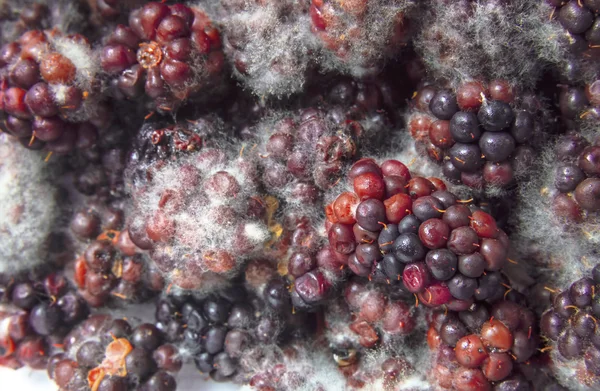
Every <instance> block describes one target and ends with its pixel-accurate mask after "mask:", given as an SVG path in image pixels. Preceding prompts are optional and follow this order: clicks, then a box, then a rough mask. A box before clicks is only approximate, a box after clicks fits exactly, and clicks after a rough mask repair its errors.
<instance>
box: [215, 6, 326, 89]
mask: <svg viewBox="0 0 600 391" xmlns="http://www.w3.org/2000/svg"><path fill="white" fill-rule="evenodd" d="M221 6H222V9H220V10H219V11H220V12H219V13H220V14H221V15H222V17H221V18H222V19H221V23H222V24H223V32H224V34H223V50H224V52H225V54H226V56H227V60H228V61H229V62H230V63H231V65H232V69H233V74H234V76H235V77H236V79H238V80H240V81H241V82H242V83H243V85H244V86H246V87H247V88H249V89H250V90H251V91H252V92H253V93H254V94H256V95H257V96H263V97H268V96H276V97H284V96H289V95H291V94H293V93H295V92H300V91H302V88H303V87H304V84H305V83H306V81H307V79H308V77H309V76H310V75H311V73H312V72H313V68H314V67H315V58H314V57H315V55H314V50H315V48H314V45H313V44H312V43H311V41H310V31H309V23H310V22H309V21H308V15H307V13H306V7H305V5H304V4H301V2H297V1H293V0H282V1H266V2H239V1H223V2H221Z"/></svg>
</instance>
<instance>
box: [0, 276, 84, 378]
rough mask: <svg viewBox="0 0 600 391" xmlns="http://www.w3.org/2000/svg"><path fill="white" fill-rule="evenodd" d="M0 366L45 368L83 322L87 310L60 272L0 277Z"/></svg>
mask: <svg viewBox="0 0 600 391" xmlns="http://www.w3.org/2000/svg"><path fill="white" fill-rule="evenodd" d="M0 281H1V282H0V292H1V293H2V294H1V295H0V300H1V301H0V308H1V310H0V353H1V354H0V365H2V366H8V367H11V368H15V369H16V368H19V367H21V366H24V365H26V366H29V367H31V368H34V369H42V368H45V367H46V363H47V362H48V358H49V357H50V355H51V354H53V352H56V351H58V350H60V348H61V347H62V345H61V339H62V338H63V337H64V336H65V335H66V334H67V333H68V332H69V331H70V329H71V328H72V327H74V326H75V325H77V324H78V323H79V322H81V321H82V320H84V319H85V317H86V316H87V314H88V307H87V305H86V303H85V301H84V300H83V299H82V298H81V297H79V295H78V294H77V293H75V291H74V290H73V289H72V287H71V286H70V284H69V282H68V280H67V279H66V278H65V276H63V275H62V274H60V273H56V272H50V273H48V272H47V271H40V270H37V271H32V272H30V273H28V274H26V275H21V276H13V277H9V276H7V275H2V276H0Z"/></svg>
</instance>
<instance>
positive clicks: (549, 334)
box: [540, 266, 600, 390]
mask: <svg viewBox="0 0 600 391" xmlns="http://www.w3.org/2000/svg"><path fill="white" fill-rule="evenodd" d="M599 290H600V266H595V267H594V269H593V270H592V271H591V273H589V274H588V275H587V276H585V277H583V278H581V279H579V280H577V281H575V282H573V283H571V284H570V286H569V287H568V288H567V289H565V290H563V291H560V292H555V294H554V300H553V304H552V307H551V308H550V309H548V310H547V311H546V312H545V313H544V314H543V315H542V318H541V320H540V329H541V332H542V335H543V336H544V337H546V338H547V340H548V349H551V350H552V352H551V355H552V359H553V360H554V366H553V368H554V371H555V373H556V375H557V377H558V379H559V381H561V382H562V383H563V384H565V385H567V386H568V385H569V384H570V382H572V381H573V379H574V378H576V379H577V381H578V383H579V384H580V385H581V389H590V390H591V389H594V388H597V387H598V385H599V384H600V328H599V327H598V325H597V323H598V321H597V318H598V317H599V316H600V302H599V301H598V294H597V292H598V291H599Z"/></svg>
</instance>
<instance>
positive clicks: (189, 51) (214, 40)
mask: <svg viewBox="0 0 600 391" xmlns="http://www.w3.org/2000/svg"><path fill="white" fill-rule="evenodd" d="M100 64H101V67H102V70H103V71H104V72H106V73H108V74H110V75H111V76H112V79H111V85H112V87H114V93H115V94H116V96H117V97H118V98H124V99H140V98H142V97H146V98H148V99H150V100H151V101H153V102H154V106H155V108H156V109H157V110H158V111H160V112H170V111H173V110H176V109H177V107H178V106H179V105H180V104H181V103H182V102H183V101H185V100H187V99H188V98H190V97H192V96H194V95H198V94H202V93H207V92H208V91H210V90H212V89H215V88H217V87H218V86H219V84H218V82H220V81H221V78H220V74H221V71H222V69H223V65H224V59H223V52H222V51H221V36H220V33H219V30H218V29H217V28H216V26H214V25H213V23H212V21H211V20H210V18H209V17H208V15H207V14H206V13H205V12H204V10H202V9H201V8H197V7H188V6H186V5H184V4H182V3H176V4H173V5H167V4H164V3H162V2H161V3H159V2H150V3H147V4H145V5H144V6H143V7H141V8H139V9H136V10H134V11H132V12H131V13H130V14H129V25H128V26H125V25H118V26H117V27H116V28H115V29H114V31H113V32H112V34H111V35H110V36H109V37H108V39H107V40H106V42H105V45H104V47H103V48H102V52H101V55H100Z"/></svg>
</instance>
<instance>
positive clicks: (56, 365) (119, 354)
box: [47, 315, 182, 391]
mask: <svg viewBox="0 0 600 391" xmlns="http://www.w3.org/2000/svg"><path fill="white" fill-rule="evenodd" d="M63 344H64V350H65V352H64V353H59V354H56V355H54V356H53V357H52V358H51V359H50V361H49V363H48V367H47V369H48V375H49V376H50V378H51V379H52V380H54V382H55V383H56V384H57V385H58V386H59V387H60V389H61V390H81V389H90V390H91V391H96V390H104V389H111V390H112V389H117V390H132V389H139V390H147V391H159V390H160V391H175V389H176V383H175V379H174V378H173V374H175V373H177V372H178V371H179V370H180V369H181V366H182V362H181V358H180V353H179V350H178V349H177V347H175V346H174V345H171V344H169V343H166V341H165V339H164V335H163V333H162V332H161V331H160V330H158V329H157V328H156V327H155V326H154V325H152V324H150V323H142V324H140V325H138V326H137V327H132V326H131V325H130V324H129V323H128V322H127V321H126V320H124V319H113V318H111V317H110V316H108V315H92V316H90V317H89V318H88V319H87V320H86V321H84V322H83V323H81V324H80V325H79V326H78V327H77V328H75V329H74V330H73V331H71V332H70V333H69V334H68V335H67V336H66V337H65V339H64V343H63ZM138 387H139V388H138Z"/></svg>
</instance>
